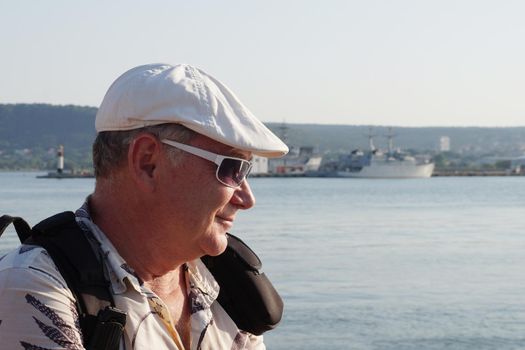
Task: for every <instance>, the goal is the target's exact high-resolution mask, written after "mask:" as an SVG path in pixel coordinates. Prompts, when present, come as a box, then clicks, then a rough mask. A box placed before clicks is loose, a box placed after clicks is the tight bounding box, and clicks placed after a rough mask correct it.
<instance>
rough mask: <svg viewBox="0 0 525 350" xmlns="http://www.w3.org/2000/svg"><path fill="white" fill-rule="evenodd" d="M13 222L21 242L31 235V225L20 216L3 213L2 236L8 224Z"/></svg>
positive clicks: (0, 222) (1, 218) (1, 221)
mask: <svg viewBox="0 0 525 350" xmlns="http://www.w3.org/2000/svg"><path fill="white" fill-rule="evenodd" d="M11 224H13V225H14V226H15V230H16V233H17V234H18V238H19V239H20V242H24V241H25V240H26V239H27V238H28V237H29V236H31V226H29V224H28V223H27V222H26V221H25V220H24V219H22V218H20V217H18V216H10V215H2V216H1V217H0V236H2V234H3V233H4V231H5V229H6V228H7V226H9V225H11Z"/></svg>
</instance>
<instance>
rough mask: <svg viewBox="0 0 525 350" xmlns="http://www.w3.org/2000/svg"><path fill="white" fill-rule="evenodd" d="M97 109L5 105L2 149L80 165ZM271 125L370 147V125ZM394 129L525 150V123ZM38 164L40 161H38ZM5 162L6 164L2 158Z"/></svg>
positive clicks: (403, 134) (464, 145) (415, 141)
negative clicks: (49, 154) (55, 154)
mask: <svg viewBox="0 0 525 350" xmlns="http://www.w3.org/2000/svg"><path fill="white" fill-rule="evenodd" d="M96 111H97V109H96V108H95V107H82V106H74V105H66V106H57V105H49V104H0V154H3V155H4V158H5V157H6V154H8V153H10V152H16V151H17V150H20V149H29V150H31V152H32V154H33V155H40V154H43V153H45V152H46V151H47V150H49V149H50V148H54V147H56V146H58V145H60V144H62V145H64V147H65V149H66V155H67V157H66V159H68V157H69V159H71V158H72V157H75V158H77V163H78V164H79V165H82V166H87V165H88V163H89V162H90V153H91V144H92V143H93V140H94V139H95V136H96V132H95V127H94V124H95V114H96ZM266 125H267V126H268V127H269V128H270V129H271V130H272V131H274V132H275V133H276V134H277V135H279V136H281V137H284V138H285V140H286V143H287V144H289V145H291V146H313V147H315V148H316V149H317V150H318V151H319V152H321V153H327V152H329V153H337V152H348V151H350V150H353V149H356V148H362V149H363V148H364V149H366V148H368V138H367V135H368V133H369V127H368V126H366V125H317V124H287V125H285V128H283V125H282V124H280V123H267V124H266ZM387 132H388V129H387V127H374V128H373V129H372V133H374V134H376V137H375V138H374V142H375V145H376V147H378V148H386V146H387V141H386V137H384V136H385V134H386V133H387ZM393 133H394V134H395V135H396V137H395V139H394V146H396V147H401V148H403V149H407V150H409V149H412V150H417V151H420V152H429V153H432V152H435V151H436V150H437V148H438V144H439V138H440V137H441V136H448V137H450V141H451V150H452V151H454V152H460V153H468V154H472V155H478V156H479V155H506V156H516V155H522V154H524V153H525V127H510V128H479V127H417V128H415V127H410V128H409V127H396V128H394V129H393ZM34 157H36V156H34ZM78 159H80V160H78ZM10 164H11V163H10ZM17 164H18V163H17ZM33 164H36V165H35V166H40V165H39V164H40V163H38V162H36V163H35V162H33ZM2 166H4V167H5V165H2V163H1V162H0V168H1V167H2ZM17 166H20V165H17ZM46 166H47V165H46Z"/></svg>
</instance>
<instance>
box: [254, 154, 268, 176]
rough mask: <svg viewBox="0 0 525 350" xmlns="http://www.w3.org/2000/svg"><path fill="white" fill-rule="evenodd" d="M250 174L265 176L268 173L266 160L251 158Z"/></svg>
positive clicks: (263, 158)
mask: <svg viewBox="0 0 525 350" xmlns="http://www.w3.org/2000/svg"><path fill="white" fill-rule="evenodd" d="M252 162H253V168H252V171H251V173H252V174H266V173H268V158H265V157H259V156H253V159H252Z"/></svg>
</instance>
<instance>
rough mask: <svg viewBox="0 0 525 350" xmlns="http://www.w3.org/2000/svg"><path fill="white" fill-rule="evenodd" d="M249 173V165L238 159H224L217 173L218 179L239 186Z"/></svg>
mask: <svg viewBox="0 0 525 350" xmlns="http://www.w3.org/2000/svg"><path fill="white" fill-rule="evenodd" d="M249 171H250V163H249V162H243V161H241V160H238V159H231V158H225V159H223V160H222V163H221V165H220V166H219V171H218V172H217V174H218V176H219V179H220V180H221V181H222V182H224V183H226V184H228V185H230V186H239V185H240V184H241V182H242V181H243V180H244V178H245V177H246V175H248V172H249Z"/></svg>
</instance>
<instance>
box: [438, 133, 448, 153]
mask: <svg viewBox="0 0 525 350" xmlns="http://www.w3.org/2000/svg"><path fill="white" fill-rule="evenodd" d="M439 151H440V152H449V151H450V137H448V136H441V137H440V138H439Z"/></svg>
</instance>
